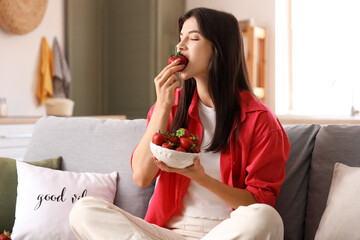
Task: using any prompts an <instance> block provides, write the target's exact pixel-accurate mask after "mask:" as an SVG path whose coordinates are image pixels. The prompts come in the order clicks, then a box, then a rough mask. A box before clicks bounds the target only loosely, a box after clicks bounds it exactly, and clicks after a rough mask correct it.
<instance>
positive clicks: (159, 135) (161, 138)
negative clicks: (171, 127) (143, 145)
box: [152, 131, 166, 146]
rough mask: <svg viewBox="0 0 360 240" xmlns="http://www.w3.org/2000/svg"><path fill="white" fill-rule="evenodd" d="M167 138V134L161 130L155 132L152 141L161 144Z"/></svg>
mask: <svg viewBox="0 0 360 240" xmlns="http://www.w3.org/2000/svg"><path fill="white" fill-rule="evenodd" d="M165 140H166V135H165V134H164V133H161V132H160V131H159V132H157V133H155V134H154V135H153V137H152V142H153V143H154V144H156V145H158V146H161V145H162V144H163V143H164V142H165Z"/></svg>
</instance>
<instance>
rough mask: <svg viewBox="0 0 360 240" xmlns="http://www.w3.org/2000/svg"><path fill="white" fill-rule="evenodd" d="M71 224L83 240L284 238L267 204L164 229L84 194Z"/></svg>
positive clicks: (177, 221)
mask: <svg viewBox="0 0 360 240" xmlns="http://www.w3.org/2000/svg"><path fill="white" fill-rule="evenodd" d="M70 225H71V228H72V230H73V232H74V233H75V234H76V236H77V237H78V238H79V239H81V240H91V239H94V240H101V239H104V240H113V239H114V240H120V239H124V240H125V239H131V240H155V239H156V240H190V239H191V240H192V239H194V240H195V239H202V240H230V239H234V240H235V239H241V240H282V239H283V235H284V228H283V222H282V219H281V217H280V215H279V214H278V213H277V211H276V210H275V209H274V208H272V207H271V206H269V205H266V204H252V205H250V206H247V207H239V208H238V209H236V210H235V211H233V212H232V213H231V216H230V218H228V219H225V220H224V221H217V220H206V219H197V218H187V217H184V216H175V217H172V218H171V219H170V221H169V222H168V223H167V224H166V226H165V227H166V228H162V227H159V226H157V225H155V224H151V223H148V222H146V221H144V220H143V219H141V218H138V217H135V216H133V215H131V214H129V213H127V212H126V211H124V210H122V209H120V208H118V207H117V206H115V205H113V204H111V203H108V202H105V201H103V200H100V199H96V198H93V197H85V198H82V199H81V200H79V201H78V202H77V203H76V204H75V205H74V207H73V209H72V210H71V213H70Z"/></svg>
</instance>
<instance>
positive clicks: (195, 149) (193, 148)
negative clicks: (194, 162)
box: [190, 146, 200, 153]
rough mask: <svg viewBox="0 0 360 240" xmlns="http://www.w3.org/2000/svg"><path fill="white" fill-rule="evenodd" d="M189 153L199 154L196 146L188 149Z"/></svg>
mask: <svg viewBox="0 0 360 240" xmlns="http://www.w3.org/2000/svg"><path fill="white" fill-rule="evenodd" d="M190 151H191V152H192V153H199V152H200V149H199V148H198V147H197V146H193V147H192V148H191V149H190Z"/></svg>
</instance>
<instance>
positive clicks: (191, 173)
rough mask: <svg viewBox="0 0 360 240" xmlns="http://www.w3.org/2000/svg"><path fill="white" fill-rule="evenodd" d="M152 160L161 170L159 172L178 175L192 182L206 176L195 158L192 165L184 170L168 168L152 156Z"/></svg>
mask: <svg viewBox="0 0 360 240" xmlns="http://www.w3.org/2000/svg"><path fill="white" fill-rule="evenodd" d="M153 159H154V163H155V164H156V165H157V166H158V167H159V168H160V169H161V171H164V172H174V173H178V174H181V175H183V176H185V177H188V178H190V179H191V180H194V181H196V182H197V181H199V180H200V179H202V178H203V177H205V176H206V173H205V170H204V167H203V165H201V163H200V158H196V159H195V160H194V164H193V165H190V166H189V167H186V168H173V167H169V166H168V165H166V164H165V163H163V162H162V161H160V160H158V159H157V158H156V157H154V156H153Z"/></svg>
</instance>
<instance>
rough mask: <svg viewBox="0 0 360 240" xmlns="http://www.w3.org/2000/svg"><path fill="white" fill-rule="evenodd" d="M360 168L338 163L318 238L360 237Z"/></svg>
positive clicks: (318, 239)
mask: <svg viewBox="0 0 360 240" xmlns="http://www.w3.org/2000/svg"><path fill="white" fill-rule="evenodd" d="M359 199H360V168H359V167H349V166H347V165H345V164H342V163H336V164H335V168H334V173H333V177H332V181H331V187H330V192H329V196H328V199H327V202H326V209H325V212H324V214H323V215H322V217H321V221H320V224H319V228H318V229H317V231H316V235H315V239H316V240H327V239H359V216H360V205H359Z"/></svg>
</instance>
